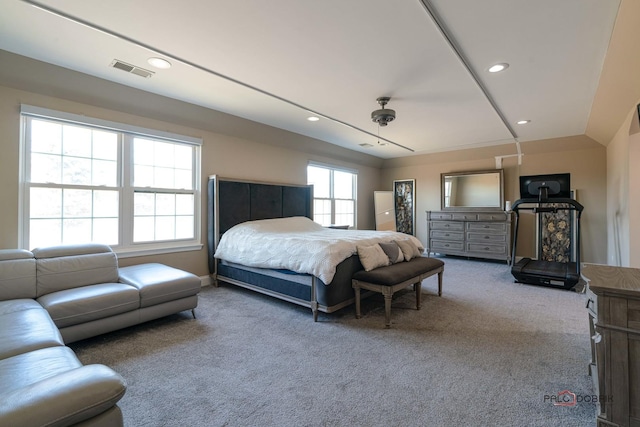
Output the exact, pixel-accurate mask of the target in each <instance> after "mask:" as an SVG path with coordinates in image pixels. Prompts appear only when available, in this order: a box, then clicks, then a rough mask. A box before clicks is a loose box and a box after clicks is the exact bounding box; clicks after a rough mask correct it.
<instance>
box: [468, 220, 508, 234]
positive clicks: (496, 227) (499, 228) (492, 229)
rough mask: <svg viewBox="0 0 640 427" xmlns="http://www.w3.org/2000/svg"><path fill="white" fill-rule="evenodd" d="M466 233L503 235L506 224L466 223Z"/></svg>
mask: <svg viewBox="0 0 640 427" xmlns="http://www.w3.org/2000/svg"><path fill="white" fill-rule="evenodd" d="M467 231H482V232H484V233H505V232H506V231H507V224H505V223H504V222H468V223H467Z"/></svg>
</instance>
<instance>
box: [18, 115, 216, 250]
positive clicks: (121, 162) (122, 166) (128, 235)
mask: <svg viewBox="0 0 640 427" xmlns="http://www.w3.org/2000/svg"><path fill="white" fill-rule="evenodd" d="M31 119H42V120H50V121H53V122H57V123H60V124H65V123H66V124H70V125H77V126H82V127H88V128H93V129H96V130H105V131H110V132H116V133H118V141H117V144H118V154H117V174H118V183H117V184H116V186H114V187H107V186H97V185H82V186H80V187H81V188H82V189H90V190H96V189H103V190H115V191H117V192H118V200H119V203H118V242H119V243H118V244H117V245H112V246H111V247H112V248H113V250H114V252H116V253H117V254H118V257H120V258H127V257H137V256H145V255H154V254H162V253H172V252H185V251H193V250H201V249H202V247H203V245H202V241H201V238H202V237H201V236H202V192H201V181H202V178H201V147H202V139H201V138H194V137H190V136H185V135H179V134H173V133H170V132H165V131H159V130H154V129H149V128H144V127H140V126H134V125H129V124H124V123H118V122H112V121H108V120H102V119H98V118H93V117H89V116H85V115H77V114H73V113H67V112H61V111H57V110H51V109H47V108H42V107H36V106H31V105H25V104H22V105H21V106H20V125H21V135H20V178H19V179H20V185H19V192H18V193H19V194H18V201H19V215H18V225H19V231H18V245H19V247H20V248H24V249H31V248H29V247H28V246H29V233H30V219H31V217H30V200H29V199H30V189H31V188H32V187H38V188H60V189H64V188H69V187H73V185H69V184H58V183H55V184H49V183H35V184H34V185H31V182H30V181H29V179H30V176H31V175H30V172H31V171H30V168H31V151H30V141H29V133H30V131H31V130H30V128H29V121H30V120H31ZM136 137H141V138H148V139H152V140H154V141H160V142H163V141H164V142H170V143H176V144H183V145H186V146H190V147H191V148H193V158H192V162H193V163H192V180H193V188H192V189H190V190H185V189H170V188H155V187H154V188H152V187H134V182H133V179H132V174H133V167H134V163H133V161H134V156H133V141H134V139H135V138H136ZM140 190H143V191H149V192H153V193H154V194H160V193H163V192H164V193H170V194H193V198H194V206H193V209H194V215H193V221H194V230H193V231H194V235H193V238H187V239H170V240H158V241H149V242H134V240H133V239H134V235H133V224H134V195H135V193H136V191H140Z"/></svg>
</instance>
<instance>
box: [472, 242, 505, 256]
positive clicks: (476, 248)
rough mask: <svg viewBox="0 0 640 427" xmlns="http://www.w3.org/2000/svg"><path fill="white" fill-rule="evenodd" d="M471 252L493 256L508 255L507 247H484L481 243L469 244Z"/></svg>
mask: <svg viewBox="0 0 640 427" xmlns="http://www.w3.org/2000/svg"><path fill="white" fill-rule="evenodd" d="M467 250H468V251H469V252H476V253H479V252H482V253H486V254H491V255H507V245H488V244H486V245H483V244H481V243H467Z"/></svg>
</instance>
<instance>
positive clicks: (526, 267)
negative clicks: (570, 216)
mask: <svg viewBox="0 0 640 427" xmlns="http://www.w3.org/2000/svg"><path fill="white" fill-rule="evenodd" d="M565 175H567V176H566V177H565ZM557 177H560V180H563V179H564V180H566V181H564V182H562V183H559V182H558V181H555V180H554V178H557ZM561 184H563V185H562V186H563V187H564V186H566V187H568V186H569V179H568V174H561V175H538V176H535V177H520V189H521V192H520V195H521V197H522V196H532V195H534V194H536V193H537V197H525V198H521V199H520V200H517V201H516V202H515V203H514V204H513V207H512V208H511V210H512V211H513V212H514V213H515V214H516V219H515V232H514V235H513V246H512V254H511V274H512V275H513V277H515V279H516V282H519V283H526V284H531V285H541V286H551V287H558V288H564V289H571V288H573V287H574V286H575V285H576V284H577V283H578V281H580V216H581V215H582V211H583V209H584V207H583V206H582V205H581V204H580V203H578V202H577V201H576V200H574V199H572V198H571V197H570V190H563V189H561ZM558 196H560V197H558ZM566 196H569V197H566ZM550 203H552V204H554V205H556V204H562V206H557V205H556V206H548V204H550ZM545 205H546V206H545ZM521 211H532V212H533V213H535V214H540V213H557V212H558V211H575V212H576V224H575V227H576V231H577V232H576V241H575V242H574V243H573V244H575V245H576V246H575V254H576V257H575V258H576V259H575V261H570V262H557V261H544V260H537V259H531V258H522V259H520V260H519V261H518V262H515V259H516V245H517V242H518V224H519V219H520V212H521Z"/></svg>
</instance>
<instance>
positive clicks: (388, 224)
mask: <svg viewBox="0 0 640 427" xmlns="http://www.w3.org/2000/svg"><path fill="white" fill-rule="evenodd" d="M373 206H374V208H375V211H376V230H391V231H396V216H395V213H394V209H393V191H374V192H373Z"/></svg>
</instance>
